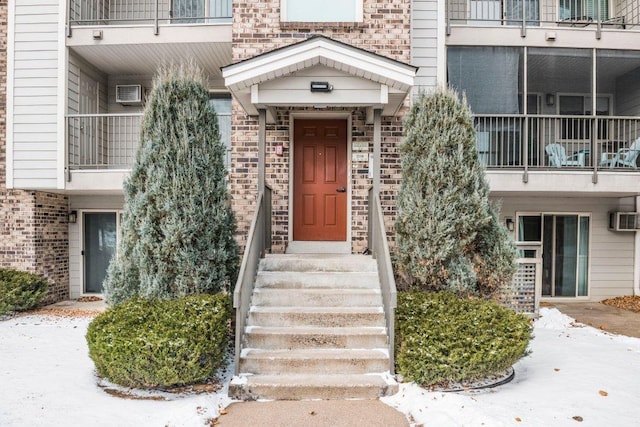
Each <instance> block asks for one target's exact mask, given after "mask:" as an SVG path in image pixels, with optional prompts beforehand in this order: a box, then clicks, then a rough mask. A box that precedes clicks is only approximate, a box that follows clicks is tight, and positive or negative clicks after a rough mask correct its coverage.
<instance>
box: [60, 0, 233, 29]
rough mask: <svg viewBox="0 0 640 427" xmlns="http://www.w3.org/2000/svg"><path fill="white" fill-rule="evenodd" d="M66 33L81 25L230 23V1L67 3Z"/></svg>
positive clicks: (71, 0)
mask: <svg viewBox="0 0 640 427" xmlns="http://www.w3.org/2000/svg"><path fill="white" fill-rule="evenodd" d="M68 4H69V13H68V15H67V19H68V21H67V31H68V35H70V34H71V27H74V26H81V25H138V26H145V25H149V26H154V27H155V28H156V30H157V28H158V25H160V24H194V23H196V24H197V23H200V24H211V23H230V22H231V17H232V1H231V0H95V1H87V0H68Z"/></svg>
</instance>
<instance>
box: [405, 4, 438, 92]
mask: <svg viewBox="0 0 640 427" xmlns="http://www.w3.org/2000/svg"><path fill="white" fill-rule="evenodd" d="M437 50H438V1H436V0H414V2H413V3H412V5H411V65H415V66H416V67H420V68H419V69H418V74H417V75H416V79H415V86H414V93H418V92H419V91H421V90H429V89H433V88H435V87H436V84H437V78H438V58H437V54H438V52H437Z"/></svg>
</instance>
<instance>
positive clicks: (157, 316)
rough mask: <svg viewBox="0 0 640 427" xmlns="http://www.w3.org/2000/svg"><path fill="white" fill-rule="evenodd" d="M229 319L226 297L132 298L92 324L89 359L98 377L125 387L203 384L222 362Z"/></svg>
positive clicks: (227, 299)
mask: <svg viewBox="0 0 640 427" xmlns="http://www.w3.org/2000/svg"><path fill="white" fill-rule="evenodd" d="M230 317H231V301H230V298H229V296H228V295H223V294H218V295H191V296H188V297H185V298H181V299H177V300H147V299H140V298H137V299H131V300H129V301H126V302H124V303H122V304H120V305H118V306H115V307H111V308H109V309H107V311H106V312H104V313H103V314H101V315H100V316H98V317H96V318H95V319H94V320H93V321H92V322H91V324H90V325H89V328H88V330H87V335H86V338H87V343H88V344H89V356H90V357H91V359H93V362H94V363H95V365H96V370H97V372H98V374H99V375H100V376H102V377H105V378H107V379H108V380H110V381H112V382H114V383H116V384H120V385H123V386H127V387H138V388H163V387H171V386H176V385H185V384H193V383H197V382H202V381H205V380H206V379H208V378H210V377H211V376H213V375H214V374H215V372H216V370H217V369H218V368H219V367H220V366H221V365H222V363H223V362H224V358H225V352H226V349H227V345H228V340H229V319H230Z"/></svg>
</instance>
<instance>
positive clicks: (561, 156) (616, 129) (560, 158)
mask: <svg viewBox="0 0 640 427" xmlns="http://www.w3.org/2000/svg"><path fill="white" fill-rule="evenodd" d="M474 125H475V129H476V144H477V148H478V157H479V159H480V162H481V163H482V164H483V165H484V166H485V167H486V170H487V179H488V180H489V185H490V188H491V190H492V192H493V193H494V195H505V194H519V195H534V194H545V195H549V194H552V193H554V194H556V195H559V196H566V197H575V195H576V194H577V193H579V194H581V195H585V196H586V195H591V196H599V197H627V196H633V195H635V194H637V193H638V191H640V187H639V186H638V182H639V181H638V179H639V177H640V117H613V116H607V117H602V116H596V117H593V116H591V117H585V116H558V115H555V116H551V115H533V114H532V115H524V114H509V115H497V114H492V115H490V114H482V115H475V116H474Z"/></svg>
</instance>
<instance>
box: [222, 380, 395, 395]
mask: <svg viewBox="0 0 640 427" xmlns="http://www.w3.org/2000/svg"><path fill="white" fill-rule="evenodd" d="M397 391H398V384H397V383H396V382H395V380H393V379H392V378H391V377H390V376H389V375H386V374H365V375H362V374H354V375H246V376H245V375H242V376H238V377H234V378H233V379H232V380H231V383H230V384H229V396H230V397H231V398H233V399H242V400H256V399H278V400H302V399H324V400H331V399H377V398H378V397H382V396H390V395H392V394H395V393H397Z"/></svg>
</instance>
